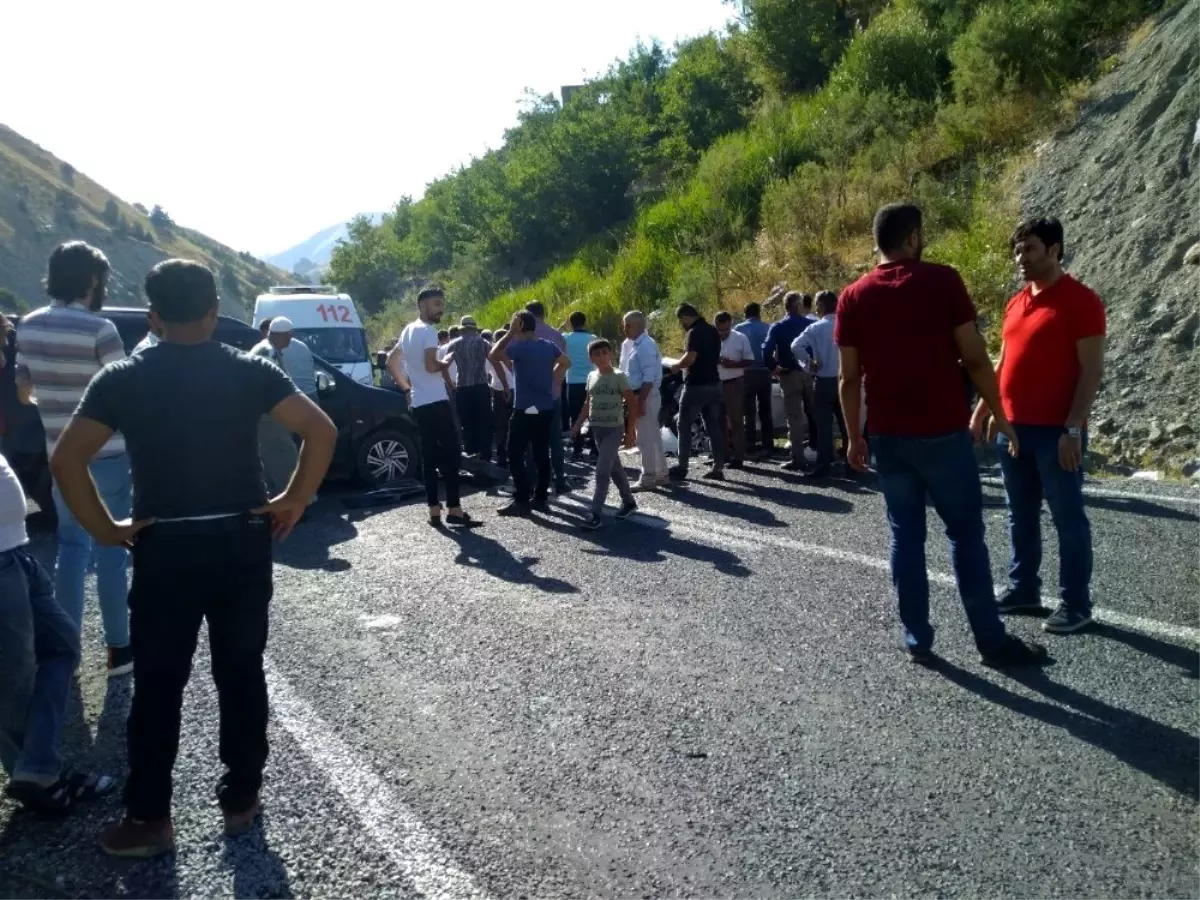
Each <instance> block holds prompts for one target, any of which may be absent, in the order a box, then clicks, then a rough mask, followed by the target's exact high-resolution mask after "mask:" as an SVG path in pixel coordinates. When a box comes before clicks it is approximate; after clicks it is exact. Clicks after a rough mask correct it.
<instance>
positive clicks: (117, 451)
mask: <svg viewBox="0 0 1200 900" xmlns="http://www.w3.org/2000/svg"><path fill="white" fill-rule="evenodd" d="M124 358H125V345H124V344H123V343H122V342H121V335H120V334H119V333H118V332H117V326H116V325H114V324H113V323H112V322H110V321H109V320H108V319H105V318H102V317H101V316H98V315H96V314H95V313H92V312H89V311H88V310H87V308H86V307H84V305H83V304H82V303H70V304H60V303H55V304H54V305H53V306H43V307H42V308H41V309H36V310H34V311H33V312H31V313H30V314H29V315H27V316H25V317H24V318H23V319H22V320H21V327H20V328H18V329H17V380H18V381H19V382H20V383H21V384H26V385H31V386H32V387H33V392H34V395H35V396H36V398H37V405H38V412H39V413H40V414H41V417H42V427H43V428H45V430H46V448H47V451H53V449H54V442H55V441H57V440H58V436H59V435H60V434H62V431H63V429H64V428H66V427H67V422H69V421H70V420H71V415H72V414H73V413H74V412H75V408H76V407H77V406H79V401H80V400H81V399H82V398H83V392H84V390H85V389H86V388H87V386H88V384H89V383H90V382H91V380H92V377H93V376H94V375H95V374H96V373H97V372H99V371H100V370H101V369H103V368H104V367H105V366H106V365H108V364H109V363H111V362H116V361H117V360H121V359H124ZM124 452H125V439H124V438H123V437H121V436H120V435H117V434H114V435H113V436H112V437H111V438H110V439H109V440H108V443H106V444H105V445H104V446H103V447H101V448H100V452H99V453H97V454H96V458H97V459H103V458H105V457H109V456H120V455H121V454H123V453H124Z"/></svg>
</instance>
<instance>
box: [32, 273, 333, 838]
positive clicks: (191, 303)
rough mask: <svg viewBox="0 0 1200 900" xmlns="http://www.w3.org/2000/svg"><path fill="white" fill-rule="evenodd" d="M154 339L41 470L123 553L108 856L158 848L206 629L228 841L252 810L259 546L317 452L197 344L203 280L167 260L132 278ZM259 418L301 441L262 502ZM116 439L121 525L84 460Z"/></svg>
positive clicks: (262, 738) (210, 285)
mask: <svg viewBox="0 0 1200 900" xmlns="http://www.w3.org/2000/svg"><path fill="white" fill-rule="evenodd" d="M145 286H146V296H147V297H149V299H150V320H151V322H152V323H153V325H154V327H155V328H156V329H157V330H158V332H159V333H160V334H161V335H162V341H161V342H160V343H158V344H156V345H155V346H153V347H149V348H147V349H145V350H142V351H141V352H140V353H137V354H134V355H133V356H131V357H129V358H128V359H123V360H121V361H120V362H116V363H113V364H112V365H109V366H107V367H105V368H104V369H103V370H102V371H101V372H100V373H99V374H97V375H96V377H95V378H93V379H92V382H91V384H90V385H88V388H87V391H86V392H85V393H84V395H83V399H82V400H81V401H80V404H79V408H78V409H77V410H76V411H75V415H74V417H73V418H72V419H71V421H70V423H69V424H68V425H67V427H66V429H65V430H64V431H63V433H62V436H61V437H60V438H59V439H58V444H57V445H56V446H55V448H54V453H53V454H52V456H51V458H50V468H51V471H52V472H53V474H54V478H55V481H56V483H57V484H58V486H59V489H60V490H61V491H62V495H63V499H64V501H65V502H66V504H67V506H68V507H69V508H70V510H71V512H72V513H73V514H74V515H75V517H76V519H77V520H78V521H79V524H80V525H82V526H83V527H84V528H85V529H86V530H87V531H88V533H89V534H91V535H92V537H93V538H95V540H96V541H97V543H99V544H102V545H105V546H118V545H121V544H126V545H128V546H130V547H132V549H133V587H132V588H131V589H130V591H129V610H130V636H131V639H132V645H133V655H134V658H135V659H136V660H137V665H136V666H135V668H134V675H133V678H134V695H133V707H132V710H131V712H130V716H129V780H128V782H127V783H126V785H125V807H126V811H125V816H124V818H123V819H122V820H121V821H120V822H119V823H116V824H114V825H112V826H110V827H108V828H106V829H105V830H104V832H103V833H102V834H101V836H100V845H101V847H102V848H103V849H104V851H105V852H107V853H110V854H112V855H114V856H137V857H146V856H155V855H157V854H159V853H166V852H169V851H170V850H171V849H173V847H174V830H173V829H172V826H171V769H172V768H173V766H174V764H175V755H176V752H177V750H178V747H179V720H180V709H181V708H182V705H183V690H184V687H185V686H186V684H187V680H188V675H189V673H190V672H191V666H192V654H193V653H194V651H195V649H196V640H197V636H198V634H199V632H200V625H201V622H202V621H204V620H207V621H208V636H209V644H210V647H211V650H212V672H213V680H214V681H215V682H216V686H217V698H218V701H219V704H220V710H221V721H220V753H221V761H222V762H223V763H224V764H225V766H226V772H225V775H224V776H223V777H222V779H221V784H220V788H219V790H218V798H219V800H220V803H221V808H222V810H223V811H224V813H225V829H226V832H227V833H229V834H237V833H239V832H241V831H245V830H246V829H248V828H249V827H250V825H251V824H252V823H253V821H254V818H255V816H256V815H257V814H258V811H259V802H258V792H259V788H260V787H261V785H262V771H263V766H264V764H265V763H266V759H267V685H266V678H265V676H264V673H263V650H264V649H265V647H266V643H267V606H268V603H269V601H270V599H271V593H272V581H271V536H272V534H274V535H275V536H276V537H277V538H279V539H281V540H282V539H283V538H285V537H287V535H288V534H289V533H290V532H291V530H292V527H293V526H294V525H295V524H296V522H297V521H298V520H299V519H300V517H301V516H302V515H303V514H304V510H305V508H306V507H307V505H308V502H309V499H310V498H311V497H312V496H313V495H314V494H315V493H316V490H317V488H318V486H319V485H320V483H321V480H322V478H324V476H325V471H326V469H328V467H329V460H330V457H331V456H332V454H333V446H334V441H335V440H336V437H337V432H336V431H335V429H334V427H333V423H332V422H330V421H329V418H328V417H327V416H326V415H325V414H324V413H323V412H321V410H320V409H319V408H318V407H317V406H316V404H314V403H313V402H312V401H311V400H310V399H308V398H307V397H305V396H304V394H302V393H300V392H298V391H297V390H296V386H295V385H294V384H293V383H292V381H291V379H290V378H288V377H287V376H286V375H285V374H284V373H283V372H282V371H280V370H279V369H278V368H277V367H276V366H274V365H272V364H271V363H270V362H268V361H267V360H265V359H260V358H257V357H253V356H250V355H249V354H246V353H242V352H240V351H238V350H234V349H233V348H232V347H227V346H225V345H224V344H220V343H217V342H216V341H214V340H212V333H213V329H214V328H215V327H216V324H217V286H216V282H215V281H214V279H213V275H212V272H210V271H209V270H208V269H207V268H205V267H204V266H202V265H200V264H199V263H195V262H190V261H187V260H181V259H170V260H166V261H165V262H161V263H159V264H158V265H156V266H155V267H154V268H153V269H151V270H150V273H149V274H148V275H147V276H146V285H145ZM267 414H270V415H271V416H272V417H274V418H275V419H276V420H277V421H278V422H279V423H280V424H281V425H283V426H284V427H285V428H287V429H288V430H289V431H292V432H294V433H296V434H298V435H299V436H300V437H301V438H302V440H303V445H302V446H301V449H300V459H299V462H298V463H297V466H296V471H295V473H294V474H293V475H292V478H291V482H290V483H289V484H288V486H287V489H286V490H284V492H283V493H282V494H280V495H279V496H278V497H275V498H274V499H268V497H267V491H266V487H265V485H264V483H263V471H262V463H261V461H260V460H259V455H258V421H259V419H260V418H261V417H262V416H264V415H267ZM118 431H119V432H121V434H122V435H123V436H124V438H125V444H126V446H127V448H128V452H129V458H130V463H131V468H132V470H133V519H132V520H126V521H121V522H116V521H113V518H112V516H111V514H110V513H109V511H108V509H107V508H106V507H105V505H104V502H103V501H102V500H101V499H100V495H99V494H98V493H97V491H96V485H95V483H94V482H93V481H92V479H91V477H90V476H89V474H88V461H89V460H90V459H91V458H92V456H93V455H94V454H95V452H96V451H97V450H99V449H100V448H101V447H102V446H104V443H105V441H107V440H108V439H109V437H111V436H112V434H113V433H114V432H118Z"/></svg>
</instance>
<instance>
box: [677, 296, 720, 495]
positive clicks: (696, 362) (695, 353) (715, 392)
mask: <svg viewBox="0 0 1200 900" xmlns="http://www.w3.org/2000/svg"><path fill="white" fill-rule="evenodd" d="M675 316H676V318H678V319H679V324H680V325H682V326H683V329H684V331H686V332H687V340H686V341H685V343H684V347H683V349H684V351H685V352H684V355H683V359H681V360H679V362H677V363H676V364H675V365H673V366H672V367H671V371H672V372H680V371H682V372H683V373H684V375H683V393H682V394H681V395H680V397H679V422H678V427H679V464H678V465H675V466H672V467H671V468H670V469H668V470H667V474H668V475H670V477H671V478H672V479H674V480H675V481H683V480H684V479H686V478H687V472H688V458H689V457H690V456H691V453H692V447H691V443H692V442H691V435H692V423H693V422H694V421H696V417H697V416H702V417H703V418H704V430H705V431H707V432H708V437H709V440H710V441H712V454H713V467H712V469H711V470H710V471H708V472H705V473H704V477H705V478H709V479H712V480H713V481H724V480H725V425H724V422H725V399H724V393H723V391H722V389H721V376H720V375H719V374H718V372H717V366H718V364H719V361H720V359H721V335H719V334H718V333H717V329H716V328H714V327H713V326H712V325H710V324H708V322H706V321H704V317H703V316H701V315H700V313H698V312H697V311H696V308H695V307H694V306H692V305H691V304H689V303H684V304H682V305H681V306H680V307H679V309H677V310H675Z"/></svg>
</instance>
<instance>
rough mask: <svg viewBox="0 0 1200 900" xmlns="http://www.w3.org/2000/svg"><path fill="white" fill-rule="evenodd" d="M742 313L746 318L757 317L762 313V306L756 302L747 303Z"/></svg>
mask: <svg viewBox="0 0 1200 900" xmlns="http://www.w3.org/2000/svg"><path fill="white" fill-rule="evenodd" d="M742 315H743V316H745V317H746V318H747V319H757V318H758V317H759V316H761V315H762V307H761V306H759V305H758V304H757V303H747V304H746V308H745V309H743V310H742Z"/></svg>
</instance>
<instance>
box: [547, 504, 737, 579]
mask: <svg viewBox="0 0 1200 900" xmlns="http://www.w3.org/2000/svg"><path fill="white" fill-rule="evenodd" d="M549 516H550V517H551V518H552V519H555V520H557V521H551V520H550V519H543V518H537V519H534V521H535V522H536V523H537V524H538V525H540V526H542V527H543V528H548V529H550V530H552V531H555V532H558V533H559V534H563V535H571V536H573V537H577V538H579V539H580V540H585V541H590V542H591V543H593V544H595V545H596V547H597V549H595V550H588V549H585V550H584V551H583V552H584V553H592V554H596V555H600V556H615V557H620V558H622V559H629V560H632V561H634V562H662V561H663V560H664V559H665V554H668V553H669V554H671V555H673V556H678V557H681V558H682V559H691V560H695V561H696V562H702V563H711V564H712V566H713V568H714V569H716V570H717V571H718V572H721V573H722V574H725V575H732V576H734V577H736V578H747V577H749V576H750V574H751V572H750V570H749V569H747V568H746V566H745V565H743V563H742V560H741V557H739V556H737V555H735V554H733V553H731V552H729V551H728V550H725V549H722V548H720V547H713V546H710V545H708V544H701V543H698V542H696V541H693V540H688V539H686V538H682V537H679V536H677V535H674V534H672V533H671V531H670V523H668V522H667V521H666V520H664V519H660V518H659V517H657V516H649V515H648V514H647V513H637V514H636V517H635V518H637V519H641V521H640V522H638V521H631V522H630V523H629V524H630V525H632V526H634V527H636V526H637V525H641V526H642V527H641V528H637V530H636V531H635V532H631V531H629V530H628V529H627V528H626V527H625V524H624V523H621V522H617V521H615V520H614V521H612V522H610V523H608V524H606V525H605V527H602V528H600V529H598V530H597V531H583V530H581V529H580V528H579V521H580V519H579V516H578V515H573V514H571V513H568V512H566V511H565V510H561V509H556V508H554V507H551V510H550V513H549ZM651 523H653V524H651Z"/></svg>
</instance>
